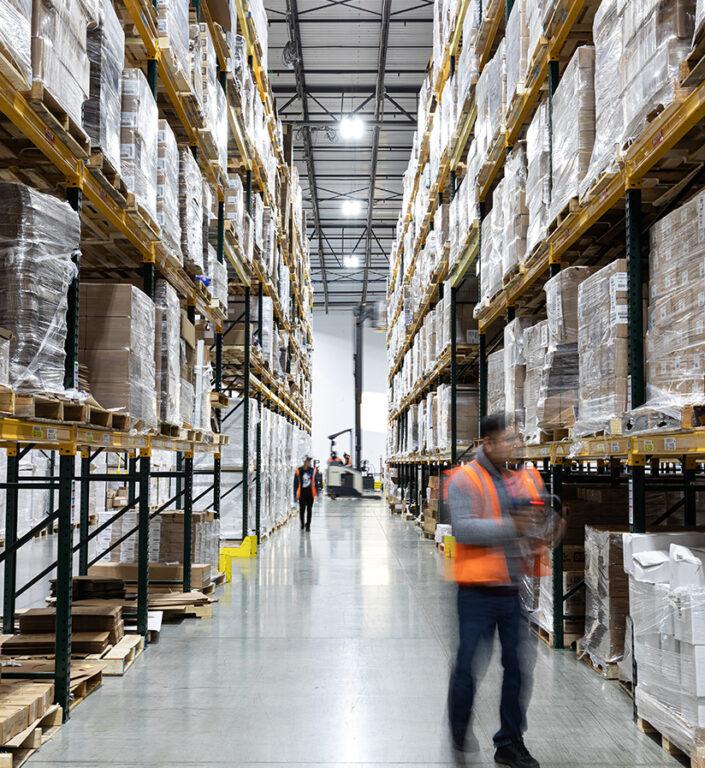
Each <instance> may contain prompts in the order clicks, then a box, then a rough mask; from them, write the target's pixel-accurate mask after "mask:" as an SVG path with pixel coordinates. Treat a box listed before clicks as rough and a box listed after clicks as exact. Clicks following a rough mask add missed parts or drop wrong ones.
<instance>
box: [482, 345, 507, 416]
mask: <svg viewBox="0 0 705 768" xmlns="http://www.w3.org/2000/svg"><path fill="white" fill-rule="evenodd" d="M504 386H505V381H504V350H503V349H500V350H498V351H497V352H492V354H490V355H488V356H487V413H488V414H492V413H505V411H506V410H507V400H506V396H505V390H504Z"/></svg>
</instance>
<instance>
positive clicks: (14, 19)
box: [0, 0, 32, 90]
mask: <svg viewBox="0 0 705 768" xmlns="http://www.w3.org/2000/svg"><path fill="white" fill-rule="evenodd" d="M0 30H1V31H0V52H1V53H2V55H3V56H4V57H5V58H7V60H8V61H9V62H11V64H12V66H13V68H14V70H15V72H16V75H15V76H14V77H12V78H11V81H12V83H13V85H15V87H17V88H19V89H20V90H26V89H28V88H29V87H30V86H31V84H32V0H1V2H0Z"/></svg>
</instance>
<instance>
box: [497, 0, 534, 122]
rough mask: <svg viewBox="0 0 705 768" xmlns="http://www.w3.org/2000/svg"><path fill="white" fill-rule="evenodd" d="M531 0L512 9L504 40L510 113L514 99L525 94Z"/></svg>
mask: <svg viewBox="0 0 705 768" xmlns="http://www.w3.org/2000/svg"><path fill="white" fill-rule="evenodd" d="M533 4H534V2H532V1H531V0H518V2H515V3H514V5H513V6H512V7H511V12H510V14H509V18H508V19H507V28H506V32H505V36H504V39H505V41H506V69H507V112H509V111H510V109H511V105H512V101H513V97H515V96H516V95H518V94H521V93H523V90H524V81H525V77H526V74H527V72H526V67H527V63H528V62H527V57H528V56H529V55H530V54H531V53H532V51H530V50H529V27H528V18H527V14H528V12H529V9H528V8H527V5H528V6H531V5H533Z"/></svg>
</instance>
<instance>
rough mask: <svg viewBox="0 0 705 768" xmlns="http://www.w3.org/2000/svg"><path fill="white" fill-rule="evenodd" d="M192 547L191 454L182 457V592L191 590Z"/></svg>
mask: <svg viewBox="0 0 705 768" xmlns="http://www.w3.org/2000/svg"><path fill="white" fill-rule="evenodd" d="M192 548H193V454H192V453H187V454H186V456H185V458H184V592H190V591H191V552H192Z"/></svg>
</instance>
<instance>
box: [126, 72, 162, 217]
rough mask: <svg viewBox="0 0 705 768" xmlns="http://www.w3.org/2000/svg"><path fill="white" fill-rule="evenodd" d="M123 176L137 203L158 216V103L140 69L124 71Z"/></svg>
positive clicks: (153, 215) (148, 212)
mask: <svg viewBox="0 0 705 768" xmlns="http://www.w3.org/2000/svg"><path fill="white" fill-rule="evenodd" d="M120 126H121V128H120V142H121V143H120V160H121V168H122V173H121V175H122V178H123V181H124V182H125V184H126V185H127V189H128V191H129V192H131V193H132V194H133V195H134V198H135V202H136V203H137V204H138V205H139V206H142V207H143V208H144V210H145V211H146V212H147V214H148V215H149V216H151V217H152V219H153V220H155V221H156V219H157V154H158V153H157V136H158V133H159V115H158V111H157V103H156V101H155V100H154V96H153V95H152V91H151V89H150V87H149V84H148V83H147V78H146V77H145V76H144V74H143V73H142V70H141V69H126V70H125V71H124V72H123V74H122V113H121V119H120Z"/></svg>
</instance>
